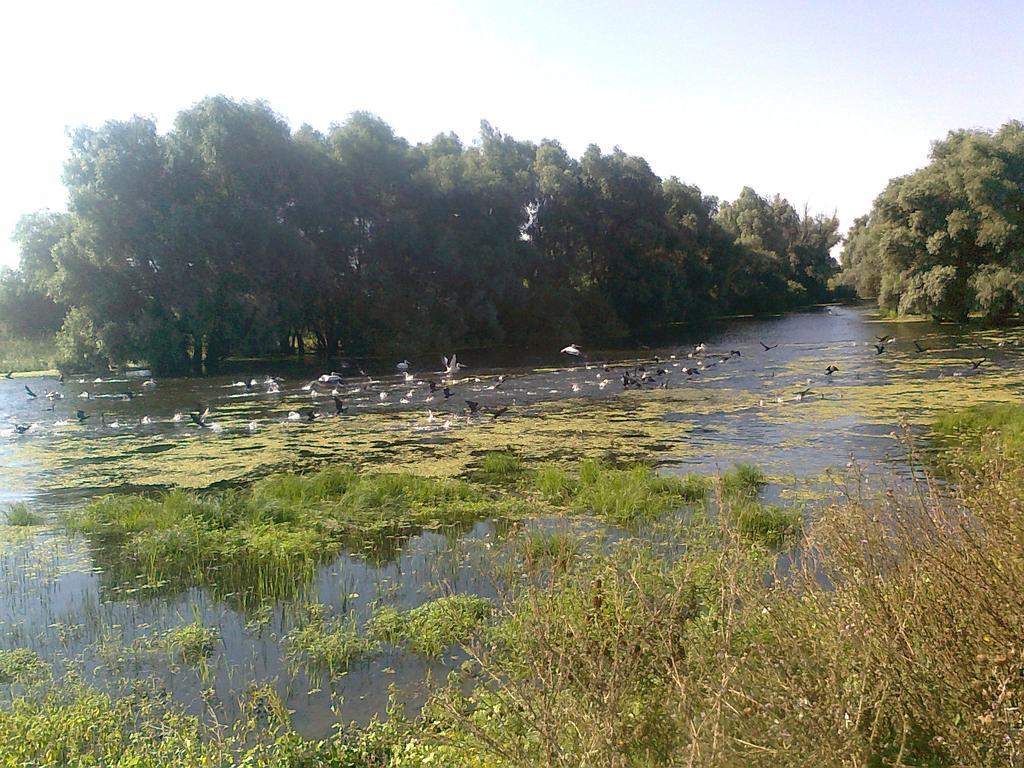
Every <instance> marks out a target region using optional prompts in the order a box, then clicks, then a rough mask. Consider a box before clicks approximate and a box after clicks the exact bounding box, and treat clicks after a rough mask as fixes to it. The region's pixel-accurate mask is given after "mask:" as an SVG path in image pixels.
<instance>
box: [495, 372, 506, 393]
mask: <svg viewBox="0 0 1024 768" xmlns="http://www.w3.org/2000/svg"><path fill="white" fill-rule="evenodd" d="M506 381H508V376H506V375H505V374H504V373H503V374H501V375H500V376H499V377H498V383H497V384H495V385H494V388H495V389H501V385H502V384H504V383H505V382H506Z"/></svg>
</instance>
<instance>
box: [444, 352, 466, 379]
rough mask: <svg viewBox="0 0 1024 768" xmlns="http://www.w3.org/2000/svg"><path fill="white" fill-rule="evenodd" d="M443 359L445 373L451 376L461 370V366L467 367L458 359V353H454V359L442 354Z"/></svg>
mask: <svg viewBox="0 0 1024 768" xmlns="http://www.w3.org/2000/svg"><path fill="white" fill-rule="evenodd" d="M441 361H442V362H443V363H444V374H445V375H446V376H448V377H449V378H451V377H452V376H454V375H455V374H457V373H458V372H459V369H460V368H465V367H466V366H464V365H463V364H462V363H460V362H459V361H458V355H456V354H454V353H453V354H452V359H451V360H449V359H448V358H447V357H445V356H444V355H441Z"/></svg>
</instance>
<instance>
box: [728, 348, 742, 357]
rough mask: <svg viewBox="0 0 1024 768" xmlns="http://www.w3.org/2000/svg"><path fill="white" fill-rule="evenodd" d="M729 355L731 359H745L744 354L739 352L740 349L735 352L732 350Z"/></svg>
mask: <svg viewBox="0 0 1024 768" xmlns="http://www.w3.org/2000/svg"><path fill="white" fill-rule="evenodd" d="M729 355H730V356H731V357H743V353H742V352H740V351H739V350H738V349H734V350H732V351H731V352H730V353H729Z"/></svg>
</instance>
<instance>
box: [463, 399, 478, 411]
mask: <svg viewBox="0 0 1024 768" xmlns="http://www.w3.org/2000/svg"><path fill="white" fill-rule="evenodd" d="M466 405H468V406H469V412H470V413H476V412H477V411H479V410H480V403H478V402H477V401H476V400H467V401H466Z"/></svg>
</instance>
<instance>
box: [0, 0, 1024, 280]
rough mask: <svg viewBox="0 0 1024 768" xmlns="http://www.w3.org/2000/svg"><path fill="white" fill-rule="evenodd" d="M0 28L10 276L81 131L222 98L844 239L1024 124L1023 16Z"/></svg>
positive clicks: (192, 14) (180, 16)
mask: <svg viewBox="0 0 1024 768" xmlns="http://www.w3.org/2000/svg"><path fill="white" fill-rule="evenodd" d="M3 18H4V24H3V27H2V31H0V73H2V74H0V78H2V79H0V83H2V90H0V94H2V98H3V102H4V103H5V110H4V111H5V115H6V117H5V118H3V120H2V122H0V125H2V128H0V173H2V178H0V266H5V265H6V266H14V265H16V264H17V260H18V254H17V248H16V246H15V245H14V243H13V242H11V241H10V240H9V236H10V234H11V233H12V232H13V229H14V226H15V224H16V223H17V221H18V219H19V217H20V216H22V215H23V214H25V213H30V212H32V211H36V210H39V209H44V208H49V209H52V210H63V209H64V208H65V206H66V194H65V190H64V187H63V185H62V183H61V171H62V165H63V162H64V160H65V158H66V157H67V153H68V148H69V140H68V130H69V129H72V128H75V127H77V126H80V125H92V126H98V125H100V124H102V123H103V122H105V121H107V120H121V119H126V118H129V117H131V116H132V115H142V116H146V117H151V118H154V119H155V120H156V121H157V125H158V126H159V128H160V130H161V131H166V130H168V129H169V128H170V127H171V124H172V121H173V119H174V116H175V115H176V114H177V113H178V112H179V111H181V110H183V109H187V108H188V107H190V106H191V105H192V104H194V103H195V102H197V101H199V100H200V99H202V98H203V97H205V96H210V95H216V94H224V95H227V96H229V97H231V98H235V99H247V100H251V99H263V100H265V101H267V102H268V103H269V104H270V105H271V107H273V108H274V109H275V110H276V111H277V112H278V113H279V114H280V115H282V116H283V117H284V118H285V119H286V120H288V122H289V123H290V124H291V125H292V126H293V128H298V127H299V126H300V125H302V124H303V123H309V124H310V125H312V126H314V127H315V128H318V129H320V130H326V129H328V128H329V127H330V125H331V124H332V123H339V122H344V120H345V119H346V117H347V116H348V115H349V114H351V113H352V112H354V111H358V110H366V111H370V112H373V113H375V114H377V115H379V116H380V117H382V118H383V119H384V120H385V121H387V122H388V123H389V124H391V126H392V127H393V128H394V129H395V131H396V132H397V133H398V134H399V135H401V136H404V137H405V138H407V139H409V140H410V141H412V142H414V143H415V142H419V141H427V140H429V139H430V138H432V137H433V136H435V135H436V134H438V133H443V132H448V131H454V132H456V133H457V134H459V136H460V137H462V139H463V140H464V141H465V142H467V143H470V142H472V141H473V140H474V139H475V137H476V135H477V133H478V130H479V125H480V121H481V120H482V119H486V120H488V121H489V122H490V123H491V124H492V125H494V126H495V127H496V128H498V129H499V130H501V131H502V132H503V133H506V134H509V135H511V136H514V137H515V138H517V139H531V140H534V141H539V140H541V139H544V138H550V139H557V140H558V141H560V142H561V143H562V144H563V145H564V146H565V147H566V149H568V150H569V152H570V153H572V154H573V155H575V156H579V155H580V154H582V152H583V151H584V149H585V148H586V147H587V145H588V144H591V143H593V144H597V145H599V146H600V147H601V148H602V149H604V150H605V151H610V150H612V149H613V148H614V147H616V146H618V147H621V148H622V149H623V150H624V151H626V152H628V153H631V154H637V155H641V156H643V157H644V158H646V159H647V161H648V162H649V163H650V165H651V167H652V168H653V170H654V171H655V173H657V174H658V175H659V176H661V177H663V178H667V177H669V176H678V177H679V178H680V179H682V180H683V181H686V182H688V183H692V184H697V185H698V186H700V187H701V189H702V190H703V191H704V192H705V193H706V194H713V195H716V196H718V197H720V198H722V199H733V198H735V197H737V196H738V195H739V193H740V190H741V189H742V188H743V187H744V186H750V187H753V188H754V189H755V190H757V191H758V192H759V193H760V194H762V195H768V196H770V195H773V194H776V193H779V194H781V195H782V196H784V197H786V198H787V199H788V200H789V201H790V202H791V203H792V204H793V205H794V206H795V207H797V208H798V209H800V210H802V209H803V207H804V206H805V205H806V206H808V208H809V210H810V211H811V212H812V213H828V214H831V213H832V212H833V211H835V212H837V213H838V216H839V218H840V222H841V225H842V228H843V230H844V231H845V230H846V228H847V227H849V225H850V224H851V223H852V222H853V219H854V218H855V217H857V216H860V215H863V214H865V213H867V212H868V210H869V209H870V207H871V202H872V200H873V199H874V197H875V196H876V195H877V194H878V193H879V192H881V191H882V189H883V188H884V186H885V184H886V182H887V181H888V179H890V178H891V177H893V176H898V175H902V174H905V173H908V172H910V171H912V170H914V169H915V168H919V167H921V166H923V165H925V164H926V163H927V161H928V151H929V146H930V143H931V142H932V141H934V140H937V139H941V138H943V137H944V136H945V135H946V133H947V132H948V131H950V130H954V129H959V128H997V127H998V126H999V125H1001V124H1003V123H1005V122H1006V121H1007V120H1009V119H1024V87H1022V86H1024V51H1022V48H1021V44H1020V43H1021V40H1024V3H1022V2H1020V0H1006V1H1003V0H989V1H986V0H977V1H976V2H942V1H934V2H901V1H900V0H889V1H888V2H879V1H877V0H861V1H859V2H852V1H849V2H840V1H839V0H835V1H833V2H829V1H827V0H759V1H754V0H749V1H748V0H738V1H736V2H728V1H723V2H720V3H716V2H708V1H707V0H699V1H696V0H695V1H693V2H690V1H689V0H687V1H686V2H669V0H659V1H653V0H652V1H651V2H644V0H628V1H626V0H623V1H621V2H602V1H601V0H581V1H579V2H577V1H575V0H568V1H565V2H556V1H552V0H548V2H542V1H539V0H538V1H537V2H534V1H533V0H518V2H508V1H506V2H458V1H456V0H430V1H429V2H424V1H423V0H420V1H419V2H409V3H406V2H399V1H398V0H389V1H388V2H373V1H372V0H371V1H370V2H367V1H366V0H363V1H362V2H358V3H355V2H352V3H350V2H341V1H336V2H301V1H300V0H293V2H291V3H287V4H286V3H280V2H277V3H273V4H271V3H261V2H254V1H249V2H231V1H230V0H205V1H204V2H193V1H192V0H177V1H176V2H174V3H153V2H138V0H134V1H133V2H108V1H104V0H98V2H93V3H82V2H80V0H79V1H78V2H53V1H47V0H37V2H33V3H12V4H9V5H8V6H6V7H5V8H4V11H3Z"/></svg>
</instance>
